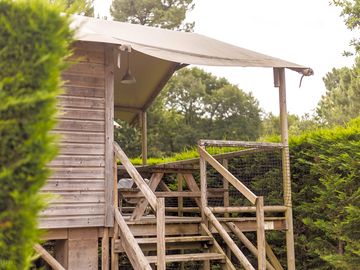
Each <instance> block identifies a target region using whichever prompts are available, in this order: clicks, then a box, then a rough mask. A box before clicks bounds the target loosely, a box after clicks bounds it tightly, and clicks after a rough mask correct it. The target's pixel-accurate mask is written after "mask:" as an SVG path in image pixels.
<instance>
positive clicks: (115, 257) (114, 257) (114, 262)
mask: <svg viewBox="0 0 360 270" xmlns="http://www.w3.org/2000/svg"><path fill="white" fill-rule="evenodd" d="M113 170H114V179H113V186H114V201H113V205H114V209H115V210H114V211H116V210H118V209H119V207H118V188H117V182H118V179H117V161H116V157H114V167H113ZM118 238H119V226H118V224H117V223H116V222H114V230H113V235H112V238H111V270H117V269H118V268H119V254H118V253H116V252H115V241H116V240H117V239H118Z"/></svg>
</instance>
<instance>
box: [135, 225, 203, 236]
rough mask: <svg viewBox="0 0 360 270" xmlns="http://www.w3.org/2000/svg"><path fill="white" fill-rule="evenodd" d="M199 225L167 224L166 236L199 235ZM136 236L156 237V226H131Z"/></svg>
mask: <svg viewBox="0 0 360 270" xmlns="http://www.w3.org/2000/svg"><path fill="white" fill-rule="evenodd" d="M199 223H200V221H198V222H197V223H186V224H180V225H179V224H169V223H166V226H165V231H166V236H171V235H194V234H198V233H199ZM129 227H130V230H131V232H132V233H133V234H134V236H137V237H138V236H139V237H140V236H156V235H157V234H156V224H150V225H149V224H143V225H131V224H130V225H129Z"/></svg>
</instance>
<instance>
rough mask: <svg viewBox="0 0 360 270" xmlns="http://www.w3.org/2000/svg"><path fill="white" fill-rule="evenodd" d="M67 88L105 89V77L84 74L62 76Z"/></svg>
mask: <svg viewBox="0 0 360 270" xmlns="http://www.w3.org/2000/svg"><path fill="white" fill-rule="evenodd" d="M61 77H62V79H63V80H64V81H65V86H70V85H71V86H83V87H105V81H104V77H103V76H94V75H85V74H82V75H81V76H80V75H79V74H62V76H61Z"/></svg>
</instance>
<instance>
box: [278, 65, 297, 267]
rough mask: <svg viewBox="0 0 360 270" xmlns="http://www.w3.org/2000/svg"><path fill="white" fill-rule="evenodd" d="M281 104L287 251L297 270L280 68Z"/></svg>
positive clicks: (283, 75)
mask: <svg viewBox="0 0 360 270" xmlns="http://www.w3.org/2000/svg"><path fill="white" fill-rule="evenodd" d="M275 73H278V82H279V103H280V124H281V142H282V144H283V146H284V148H283V150H282V166H283V188H284V205H285V206H286V207H287V210H286V212H285V218H286V224H287V231H286V249H287V267H288V269H289V270H295V249H294V229H293V217H292V204H291V179H290V161H289V135H288V121H287V108H286V82H285V69H284V68H279V69H277V71H276V72H274V74H275Z"/></svg>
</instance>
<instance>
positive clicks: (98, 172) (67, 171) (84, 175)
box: [49, 167, 105, 179]
mask: <svg viewBox="0 0 360 270" xmlns="http://www.w3.org/2000/svg"><path fill="white" fill-rule="evenodd" d="M51 171H52V175H51V176H50V177H49V179H74V178H75V179H76V178H78V179H104V177H105V169H104V168H102V167H85V168H82V167H74V168H70V167H54V168H52V170H51Z"/></svg>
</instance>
